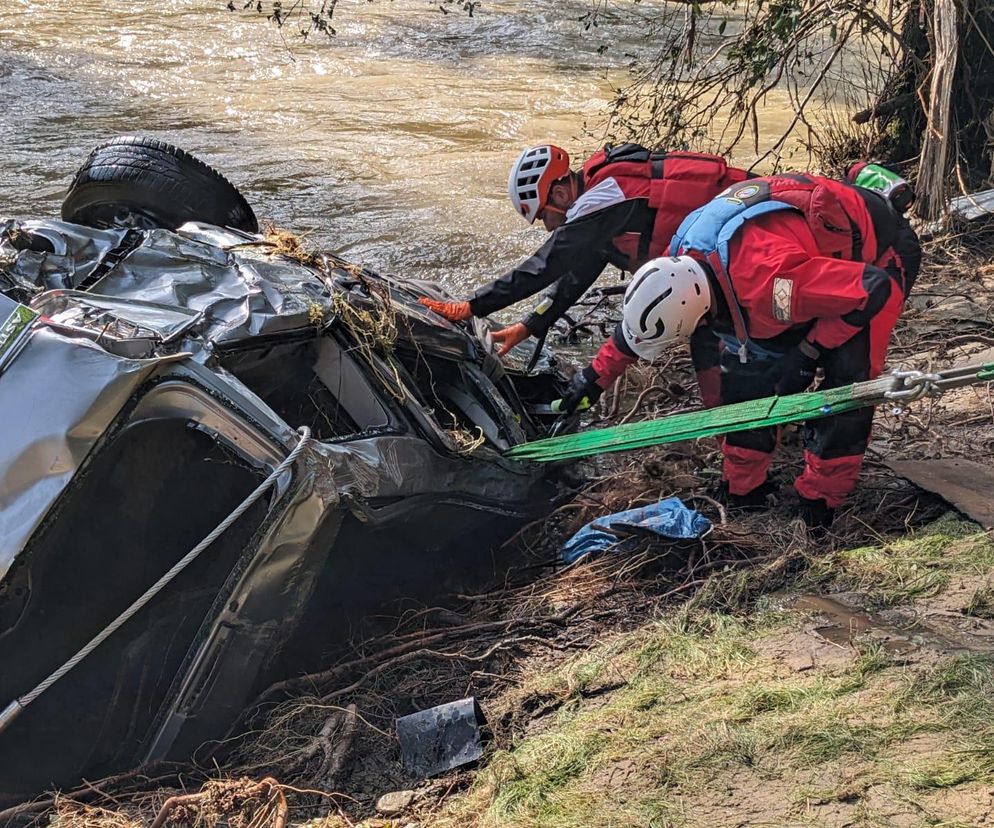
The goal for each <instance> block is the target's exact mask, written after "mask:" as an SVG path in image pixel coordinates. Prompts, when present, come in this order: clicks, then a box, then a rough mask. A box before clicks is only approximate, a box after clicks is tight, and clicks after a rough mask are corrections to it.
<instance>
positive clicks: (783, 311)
mask: <svg viewBox="0 0 994 828" xmlns="http://www.w3.org/2000/svg"><path fill="white" fill-rule="evenodd" d="M793 294H794V281H793V279H781V278H780V277H779V276H778V277H777V278H775V279H774V280H773V318H774V319H776V320H777V322H790V321H791V320H790V300H791V298H792V296H793Z"/></svg>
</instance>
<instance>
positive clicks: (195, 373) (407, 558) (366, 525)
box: [0, 145, 565, 801]
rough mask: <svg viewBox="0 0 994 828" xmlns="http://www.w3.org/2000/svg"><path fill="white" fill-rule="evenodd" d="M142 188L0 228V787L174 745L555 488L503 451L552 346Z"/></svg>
mask: <svg viewBox="0 0 994 828" xmlns="http://www.w3.org/2000/svg"><path fill="white" fill-rule="evenodd" d="M163 146H165V145H163ZM169 150H170V148H167V150H163V152H166V151H169ZM174 157H176V156H174ZM208 169H209V168H208ZM118 184H120V182H118ZM199 188H200V185H199V184H198V192H199V191H200V189H199ZM131 195H134V194H133V193H132V194H131ZM131 195H129V194H128V193H125V192H122V190H121V189H120V187H118V189H116V190H113V192H111V193H110V194H109V195H106V197H105V198H104V199H103V201H101V200H100V199H91V200H90V201H89V202H88V203H87V206H86V209H87V210H90V211H91V212H90V213H88V218H86V220H87V221H88V222H89V223H91V224H94V225H98V226H95V227H94V226H84V225H83V224H79V223H75V222H67V221H44V220H43V221H15V220H7V221H2V222H0V293H2V296H0V325H2V327H0V417H2V421H3V423H4V438H3V440H2V441H0V475H2V477H0V665H2V667H0V711H2V712H0V801H3V800H8V801H10V800H16V799H18V798H21V797H24V796H26V795H30V794H33V793H35V792H37V791H38V790H40V789H42V788H44V787H47V786H50V785H65V784H68V783H71V782H73V781H74V780H76V779H78V778H80V777H81V776H83V775H87V776H90V777H91V778H92V777H93V776H94V775H99V774H103V773H108V772H113V771H115V770H118V769H121V768H123V767H128V766H132V765H134V764H136V763H141V762H148V761H153V760H158V759H173V758H180V759H181V758H185V757H188V756H190V755H191V753H192V752H193V751H194V750H195V749H196V748H197V747H198V746H199V745H201V744H202V743H203V742H204V741H205V740H208V739H212V738H218V737H220V736H221V735H222V734H223V733H224V731H225V730H226V728H228V727H229V726H230V725H231V723H232V722H233V721H234V720H235V718H236V717H237V716H238V714H239V713H240V711H241V710H242V708H243V707H244V705H245V703H246V701H247V700H248V699H249V698H251V697H252V696H253V694H255V693H257V692H258V691H259V690H260V689H262V687H263V686H264V684H265V683H266V682H268V681H270V680H272V679H274V678H277V677H280V676H281V675H283V674H285V673H286V672H287V671H288V670H294V669H301V668H302V667H303V666H314V664H313V663H311V664H309V663H308V660H309V659H310V660H311V662H313V660H314V659H316V658H318V657H319V656H320V655H322V654H323V653H325V652H328V651H329V650H332V649H333V648H334V647H335V645H336V643H341V642H342V641H344V640H345V639H346V638H347V637H348V635H349V630H350V627H351V625H354V624H355V622H356V619H357V618H358V617H361V616H362V614H363V613H364V612H368V611H369V610H370V609H372V608H374V607H380V606H383V605H384V604H386V603H388V602H390V601H391V600H396V599H398V598H400V597H404V596H418V595H419V594H427V592H428V591H430V590H433V589H437V588H438V587H439V585H440V584H444V583H451V582H452V581H453V579H456V580H458V579H459V578H460V577H461V576H466V575H468V574H469V573H471V572H472V571H473V570H474V569H476V570H481V569H483V570H486V569H488V568H492V566H493V564H492V561H491V558H490V555H489V554H488V551H487V550H488V549H489V548H490V547H492V546H494V545H496V543H497V542H499V541H500V540H501V539H502V538H503V537H506V536H507V535H509V534H510V533H511V532H512V531H514V529H515V528H516V527H517V525H519V524H520V522H521V521H522V520H523V519H527V518H531V517H533V516H534V515H536V514H538V513H540V512H541V511H542V510H543V509H546V508H548V505H549V503H550V502H551V499H552V497H553V495H554V485H553V484H552V483H551V482H550V481H549V480H548V479H547V478H545V477H543V476H542V471H543V470H542V469H540V468H538V467H535V466H530V465H527V464H522V463H517V462H512V461H509V460H506V459H504V458H503V457H502V456H501V452H502V450H503V449H506V448H507V447H509V446H512V445H515V444H517V443H520V442H522V441H524V440H527V439H529V438H531V437H533V436H538V435H540V434H542V433H543V432H544V425H543V422H542V420H541V415H540V414H537V413H536V412H540V411H542V410H547V409H548V403H549V402H551V400H552V399H554V398H555V397H557V396H560V395H561V393H562V391H563V388H564V383H565V377H564V376H563V375H562V374H561V373H560V372H559V371H558V369H557V367H556V363H555V358H554V357H553V356H552V355H551V354H549V353H544V354H543V355H542V358H541V360H540V361H539V363H538V367H537V368H533V369H532V370H524V369H523V368H519V369H517V370H514V369H511V368H507V367H505V366H503V365H502V364H501V363H500V361H499V360H497V359H496V358H495V357H494V356H493V355H492V353H491V349H490V347H489V344H488V335H487V328H486V325H485V324H484V323H479V322H478V323H476V327H475V328H470V327H466V326H454V325H452V324H450V323H448V322H447V321H445V320H444V319H441V318H440V317H437V316H435V315H433V314H432V313H431V312H430V311H427V310H426V309H425V308H423V307H422V306H421V305H419V304H418V303H417V297H418V296H419V295H424V294H430V295H436V296H439V297H441V296H443V295H444V294H442V292H441V291H440V290H439V289H438V288H436V287H434V286H432V285H429V284H424V283H417V284H410V283H405V282H403V281H400V280H396V279H391V278H385V277H380V276H378V275H377V274H375V273H373V272H371V271H369V270H365V269H362V268H359V267H355V266H353V265H350V264H348V263H347V262H344V261H342V260H341V259H338V258H337V257H335V256H333V255H326V254H322V255H285V254H284V253H280V252H279V246H278V245H277V244H276V243H274V242H273V241H272V240H271V239H267V238H266V237H264V236H260V235H259V234H257V233H255V232H246V230H250V231H251V230H252V229H253V228H252V227H246V226H244V224H243V226H242V227H241V228H238V227H231V226H227V227H223V226H218V225H217V224H208V223H204V222H188V223H184V224H182V225H178V224H177V225H176V228H175V229H169V225H170V224H171V223H174V222H166V221H163V220H161V217H160V218H156V217H155V215H154V213H155V210H144V209H140V208H141V207H142V204H141V198H139V197H137V196H135V197H134V198H132V197H131ZM158 203H159V204H165V205H166V206H167V207H168V206H169V201H168V200H167V199H159V201H158ZM122 204H124V205H126V208H125V209H123V210H122V209H121V205H122ZM94 205H96V208H99V209H97V213H100V211H101V210H102V211H103V212H102V214H100V215H97V217H96V219H94V213H93V210H94V209H95V208H94ZM153 206H154V205H153ZM122 216H123V219H122ZM150 216H151V217H150ZM136 217H137V220H136ZM143 217H144V218H143ZM72 218H74V219H76V220H83V219H82V218H81V217H80V216H72ZM181 218H183V219H186V218H188V216H182V217H181ZM210 218H212V219H213V220H214V221H218V220H221V221H223V220H224V217H223V216H222V217H221V218H220V219H219V218H217V217H215V216H210ZM173 219H174V220H176V217H175V216H173ZM252 222H254V218H252ZM236 224H237V222H236ZM121 225H123V226H121ZM292 452H293V453H294V455H293V457H292V458H291V462H290V463H286V462H285V461H286V459H287V457H288V455H290V454H291V453H292ZM281 463H282V464H283V465H284V466H285V467H286V468H285V470H284V471H283V472H282V473H280V474H276V475H274V474H273V472H274V469H277V468H278V467H279V466H280V464H281ZM263 482H268V488H266V489H265V490H264V493H263V494H261V495H258V493H256V494H257V497H258V499H257V500H255V501H254V502H251V501H250V500H249V499H250V495H252V494H253V493H255V492H256V490H257V489H258V488H259V487H260V484H262V483H263ZM247 501H249V505H247V506H246V502H247ZM240 507H241V508H240ZM232 516H235V517H234V519H233V520H232ZM225 523H230V525H226V526H225V527H224V529H223V531H221V532H220V534H217V533H214V534H217V537H216V539H214V540H213V541H212V542H211V543H209V544H206V545H205V544H204V543H202V542H203V541H204V540H205V539H206V538H208V537H209V536H211V534H212V531H213V530H215V529H216V527H218V526H219V525H224V524H225ZM199 547H203V548H202V549H201V550H200V551H199V552H197V554H195V555H194V556H193V557H192V558H190V556H189V553H190V552H191V551H192V550H193V551H196V550H198V548H199ZM188 558H190V559H189V560H187V559H188ZM180 561H186V563H185V564H184V567H183V568H178V567H177V564H178V562H180ZM139 599H141V601H139ZM142 601H144V602H145V603H142ZM136 606H137V607H138V608H137V609H136ZM129 612H130V613H132V614H130V615H129V614H128V613H129ZM122 619H124V620H122ZM102 636H103V637H102ZM93 642H96V643H95V644H94V643H93ZM88 644H90V647H89V648H88V649H87V645H88ZM81 650H84V651H85V653H86V654H85V657H84V658H82V659H81V660H79V661H78V663H72V661H71V660H72V659H73V657H74V656H75V655H76V654H78V653H79V652H80V651H81ZM67 664H72V667H71V669H69V670H68V671H65V666H66V665H67ZM53 676H55V677H57V680H55V681H54V682H53V681H52V677H53ZM39 688H41V690H42V692H38V689H39Z"/></svg>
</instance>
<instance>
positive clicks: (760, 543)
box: [0, 236, 994, 828]
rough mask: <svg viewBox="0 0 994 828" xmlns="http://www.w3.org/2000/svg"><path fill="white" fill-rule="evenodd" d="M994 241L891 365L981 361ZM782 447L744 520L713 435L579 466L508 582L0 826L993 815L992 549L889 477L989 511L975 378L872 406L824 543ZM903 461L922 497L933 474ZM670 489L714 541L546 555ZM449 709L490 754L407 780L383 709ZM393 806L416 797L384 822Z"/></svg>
mask: <svg viewBox="0 0 994 828" xmlns="http://www.w3.org/2000/svg"><path fill="white" fill-rule="evenodd" d="M992 250H994V242H992V240H991V239H990V238H988V239H983V238H979V239H978V238H977V237H976V236H969V237H968V236H962V237H959V238H955V237H947V238H945V239H943V241H942V242H941V244H940V243H932V244H931V245H930V247H929V250H928V255H927V257H926V261H927V264H926V267H925V269H924V271H923V274H922V276H921V279H920V281H919V284H918V286H917V287H916V289H915V292H914V294H913V296H912V297H911V299H910V301H909V305H908V309H907V311H906V313H905V315H904V318H903V320H902V322H901V324H900V327H899V330H898V331H897V334H896V337H895V344H894V347H893V348H892V351H891V358H890V362H891V364H892V365H894V364H897V363H902V364H904V365H906V366H913V367H916V368H932V367H944V366H947V365H950V364H953V363H961V362H964V361H974V360H980V359H982V358H984V355H985V354H987V358H988V359H989V358H990V354H994V350H992V349H994V324H992V308H994V264H991V261H992V257H991V255H990V254H991V252H992ZM694 393H695V391H694V385H693V382H692V379H691V373H690V370H689V361H688V359H687V358H686V357H685V356H684V355H677V356H674V357H673V358H672V359H671V360H670V361H669V362H668V363H666V364H664V365H663V366H661V367H658V368H654V369H641V370H639V371H636V372H633V376H632V377H631V378H630V379H629V380H628V385H627V387H626V388H623V389H622V390H621V392H620V394H618V395H617V396H616V397H614V398H613V399H612V398H610V397H609V398H608V399H607V400H605V401H604V403H603V410H604V411H605V412H607V413H606V415H605V421H606V422H611V423H613V422H620V421H623V420H624V421H627V420H631V419H635V418H642V417H649V416H659V415H661V414H665V413H667V412H669V411H673V410H677V409H679V408H682V407H685V406H687V404H688V402H691V401H693V399H694ZM799 454H800V451H799V446H798V440H797V432H796V430H793V429H788V431H787V434H786V436H785V440H784V445H783V447H782V449H781V458H780V462H779V464H778V465H779V467H780V468H781V469H782V470H783V471H782V480H783V486H782V492H781V496H780V498H779V500H778V503H777V505H776V506H775V507H774V508H773V509H772V510H771V511H770V512H768V513H759V514H734V513H728V512H727V510H725V509H724V508H723V507H722V506H720V505H719V504H718V503H717V502H716V501H714V500H713V498H712V496H713V494H714V489H715V486H716V483H717V479H718V468H719V453H718V448H717V443H716V441H714V440H701V441H698V442H697V443H695V444H692V445H691V444H681V445H674V446H670V447H664V448H660V449H656V450H647V451H641V452H638V453H633V454H626V455H615V456H611V457H604V458H598V459H595V460H592V461H588V462H586V463H584V464H582V466H581V470H582V472H583V475H584V477H585V479H586V480H587V482H586V484H585V485H584V486H583V487H582V488H581V489H580V490H579V491H578V492H577V493H576V495H575V496H574V497H573V498H572V499H571V500H570V501H569V502H566V503H564V504H562V505H560V506H559V507H558V508H557V509H556V510H555V512H554V513H553V514H552V516H551V517H550V518H548V519H544V520H542V521H541V522H539V523H536V524H533V525H531V526H529V527H525V528H524V529H523V530H522V531H521V532H520V533H519V534H518V536H517V537H516V538H515V540H514V541H513V542H514V543H515V544H516V545H517V547H518V549H519V551H520V561H521V563H520V565H519V566H518V567H516V568H515V569H514V570H513V571H511V572H508V573H495V578H494V584H493V585H492V587H491V588H488V589H486V590H484V591H481V592H479V593H478V594H473V595H450V596H444V597H442V598H440V600H439V606H436V607H424V606H419V607H410V606H409V607H398V606H394V607H388V608H385V613H386V614H388V615H390V616H391V618H390V619H389V622H388V621H387V619H386V617H384V618H378V619H375V629H374V628H373V627H371V628H370V629H369V630H359V631H357V633H356V636H355V639H354V640H353V642H351V644H350V645H349V647H348V648H346V649H345V650H343V651H341V652H338V653H335V654H333V656H332V657H331V658H330V659H329V665H328V668H327V670H326V671H324V672H322V673H318V674H313V675H310V676H306V677H301V678H298V679H294V680H292V681H289V682H284V683H283V684H281V685H280V686H277V687H274V688H271V689H270V690H269V691H267V693H266V694H264V695H263V696H262V697H260V698H259V699H258V700H257V702H256V704H255V705H254V706H253V707H252V708H251V709H250V710H248V711H247V712H246V714H245V716H244V717H243V719H242V721H241V722H240V723H239V726H238V727H237V728H236V729H235V731H234V732H233V733H232V734H231V737H230V739H228V740H227V741H225V742H224V743H223V744H221V745H207V746H204V747H203V749H202V750H201V752H200V753H199V754H198V756H197V757H195V761H194V762H192V763H190V764H187V765H183V766H166V767H156V768H145V769H142V770H140V771H136V772H134V773H131V774H125V775H123V776H122V777H120V778H117V779H114V780H104V781H99V782H93V781H91V782H89V783H87V784H86V785H85V786H83V787H80V788H78V789H77V790H74V791H69V792H64V793H58V794H53V795H51V796H47V797H44V798H42V799H40V800H39V801H38V802H36V803H32V804H29V805H27V806H25V807H23V808H21V809H19V811H18V812H17V813H16V814H15V813H14V812H12V811H8V812H5V814H3V815H0V824H2V823H3V822H4V821H5V820H8V821H10V820H13V819H15V818H16V819H17V820H18V822H20V823H28V824H30V823H34V824H47V823H49V822H50V821H51V820H54V822H55V824H57V825H59V826H65V828H69V826H81V825H87V826H96V825H117V826H122V827H123V826H131V825H139V824H148V823H149V822H150V821H151V820H152V818H153V817H154V815H155V814H156V813H158V812H159V810H160V808H161V807H162V804H163V802H164V801H166V800H167V798H169V797H171V796H175V795H189V794H198V792H201V793H200V794H199V795H198V796H195V797H193V798H191V799H189V800H187V801H185V802H183V803H181V804H180V805H179V806H178V807H176V808H174V809H173V810H172V811H171V812H170V814H169V815H168V818H167V820H166V823H167V824H175V825H198V826H199V825H219V824H231V825H244V826H249V825H251V826H264V825H271V824H275V823H277V822H278V821H279V820H280V819H281V818H282V812H281V810H280V809H281V808H282V806H283V803H284V802H285V803H286V807H287V809H288V811H287V819H288V821H289V822H291V823H293V822H303V821H305V820H311V819H313V820H316V823H315V824H323V825H326V826H328V828H331V826H337V825H349V826H352V825H356V824H358V823H360V822H362V823H363V824H365V825H396V826H405V825H411V824H414V825H419V826H432V825H475V824H480V825H495V826H496V825H501V826H503V825H507V826H510V825H515V826H517V825H522V826H524V825H528V826H539V825H557V826H569V825H577V826H579V825H598V824H600V825H609V824H610V825H619V826H621V825H657V826H664V825H665V826H669V825H674V826H675V825H702V826H703V825H712V826H713V825H742V826H746V825H749V826H751V825H786V824H803V825H824V826H843V825H909V826H910V825H928V824H933V825H934V824H942V825H982V824H989V823H990V821H991V819H992V817H991V813H992V809H994V794H992V791H994V754H992V753H991V752H990V745H994V740H992V741H990V742H987V741H984V739H979V738H978V734H980V733H981V731H983V730H984V728H983V727H982V726H981V724H978V723H980V722H983V721H984V717H985V716H986V715H987V713H988V712H990V711H994V691H992V685H994V680H992V679H991V663H992V661H991V659H992V658H994V622H992V618H994V585H992V582H991V578H990V564H991V563H994V552H992V550H991V547H990V543H989V539H988V538H987V536H986V535H985V533H984V532H983V531H982V530H981V528H980V527H978V526H976V525H974V524H970V523H966V522H964V521H963V520H962V519H961V518H960V517H953V516H950V515H949V514H948V513H949V512H950V504H949V503H948V502H947V501H944V500H943V499H942V498H940V497H938V496H936V495H934V494H931V493H929V492H926V491H924V490H923V489H921V488H919V487H917V486H915V485H914V484H912V483H911V482H909V481H908V480H906V479H904V478H903V477H901V476H899V475H897V474H896V473H895V472H894V471H893V470H892V468H891V467H890V466H889V465H888V464H890V463H893V462H894V461H910V462H914V463H921V462H922V461H935V460H938V459H943V460H947V461H950V460H957V459H959V460H970V461H980V462H979V463H978V465H977V466H976V467H971V468H970V472H969V475H967V481H966V482H967V484H968V485H965V486H963V485H961V486H960V491H959V493H958V494H957V495H956V498H959V500H960V502H959V504H958V505H960V506H961V507H964V508H967V509H970V510H972V511H974V512H975V517H977V518H978V519H980V520H983V519H984V515H983V508H984V506H985V504H986V502H987V501H988V500H989V497H990V494H989V493H990V492H991V491H994V485H990V483H991V480H994V478H991V479H988V478H987V474H990V473H994V470H991V469H988V466H989V465H990V464H989V461H990V458H991V457H992V456H994V402H992V398H991V390H990V386H989V385H981V386H977V387H973V388H969V389H964V390H960V391H956V392H952V393H949V394H947V395H945V396H943V397H942V398H940V399H935V400H924V401H921V402H917V403H914V404H912V405H911V406H910V407H909V409H908V410H906V411H900V412H899V411H895V410H881V411H879V412H878V417H877V422H876V426H875V436H874V441H873V444H872V446H871V448H870V451H869V452H868V454H867V462H866V467H865V470H864V473H863V476H862V478H861V482H860V487H859V490H858V492H857V494H856V496H855V497H854V498H853V500H852V502H851V504H849V505H848V506H847V507H846V508H845V509H844V511H843V512H842V513H841V514H840V515H839V517H838V519H837V521H836V523H835V526H834V527H833V529H832V531H831V533H830V534H829V535H828V536H826V537H824V538H820V539H813V538H811V537H810V536H809V535H808V533H807V532H806V531H805V530H804V527H803V525H801V524H800V523H799V522H797V521H795V520H793V519H792V517H793V515H792V503H793V495H792V490H791V487H790V485H789V484H790V480H791V479H792V476H793V474H794V473H796V472H797V471H798V470H799V468H800V466H799ZM904 468H905V470H906V471H908V470H909V469H910V470H911V471H915V474H917V476H918V479H919V480H920V481H924V482H925V483H926V484H927V485H930V486H932V487H933V488H934V487H935V486H936V482H935V478H936V475H934V474H932V473H930V471H929V469H930V468H931V467H929V466H925V467H924V471H922V470H921V469H918V470H915V469H912V468H911V467H904ZM960 482H961V483H962V482H963V481H962V480H961V481H960ZM971 482H972V483H973V486H972V488H973V489H974V492H975V493H979V494H980V495H981V496H980V497H973V498H971V497H970V491H969V490H970V488H971V486H970V485H969V483H971ZM964 490H965V494H964ZM670 495H677V496H680V497H682V498H684V499H685V501H686V502H687V503H688V504H690V505H693V506H694V507H696V508H698V509H700V510H701V511H702V512H703V513H704V514H706V515H707V516H708V517H709V518H711V519H712V521H713V522H714V523H715V529H714V531H713V532H712V533H711V534H710V535H709V536H708V537H707V538H705V539H704V540H703V541H701V542H693V543H682V544H664V543H662V542H659V541H655V542H651V541H648V540H644V541H641V542H640V545H639V547H638V548H637V549H636V550H635V551H634V552H631V553H628V554H626V555H624V556H607V557H603V558H599V559H595V560H591V561H587V562H581V563H579V564H577V565H574V566H572V567H569V568H565V569H563V568H562V567H560V566H558V565H557V564H556V558H557V550H558V548H559V545H560V544H561V542H562V540H563V539H564V538H565V537H567V536H568V535H569V534H570V533H572V532H573V531H575V530H576V529H577V528H579V527H580V526H581V525H583V524H584V523H585V522H587V521H588V520H591V519H593V518H595V517H597V516H599V515H603V514H607V513H610V512H614V511H618V510H621V509H625V508H629V507H631V506H634V505H639V504H642V503H648V502H652V501H654V500H656V499H658V498H660V497H666V496H670ZM956 498H954V500H955V499H956ZM987 508H988V510H989V507H987ZM988 525H990V524H988ZM902 544H903V545H902ZM466 696H475V697H476V698H477V699H478V700H479V701H480V703H481V705H482V708H483V710H484V713H485V715H486V717H487V721H488V725H487V727H486V728H485V735H486V737H487V740H488V741H487V752H486V755H485V756H484V759H483V760H482V761H481V762H480V763H478V764H477V765H476V766H475V767H472V768H469V769H464V770H461V771H456V772H452V773H449V774H447V775H443V776H441V777H438V778H435V779H432V780H429V781H422V780H419V779H416V778H412V777H411V776H410V775H408V774H407V773H406V772H405V770H404V768H403V766H402V764H401V761H400V753H399V747H398V742H397V739H396V736H395V731H394V723H395V721H396V718H397V717H398V716H401V715H405V714H407V713H411V712H414V711H416V710H420V709H424V708H427V707H431V706H433V705H436V704H441V703H445V702H449V701H453V700H455V699H459V698H463V697H466ZM987 702H990V706H989V707H985V706H984V705H985V704H987ZM978 705H979V707H978ZM674 711H676V712H674ZM715 711H718V712H715ZM722 711H724V712H722ZM267 777H271V778H272V779H273V780H275V782H274V783H272V784H267V785H263V786H261V787H260V785H259V782H260V780H263V779H265V778H267ZM238 780H243V781H238ZM244 780H249V781H244ZM276 783H278V785H277V784H276ZM205 785H206V787H203V786H205ZM399 790H410V791H413V792H414V795H413V797H411V801H410V803H409V804H407V805H406V806H405V807H404V808H403V810H402V812H401V813H400V814H399V815H395V816H391V817H387V816H384V815H382V814H379V815H378V814H377V813H376V807H375V806H376V802H377V799H378V798H379V797H380V796H381V795H382V794H384V793H387V792H391V791H399ZM405 799H406V798H405Z"/></svg>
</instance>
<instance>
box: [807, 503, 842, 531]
mask: <svg viewBox="0 0 994 828" xmlns="http://www.w3.org/2000/svg"><path fill="white" fill-rule="evenodd" d="M798 513H799V514H800V516H801V519H802V520H803V521H804V525H805V526H807V527H808V529H815V530H822V531H823V530H825V529H828V528H829V527H830V526H831V525H832V521H834V520H835V509H831V508H829V505H828V503H827V502H826V501H825V499H824V498H818V499H817V500H808V498H806V497H802V498H801V502H800V506H799V507H798Z"/></svg>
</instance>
